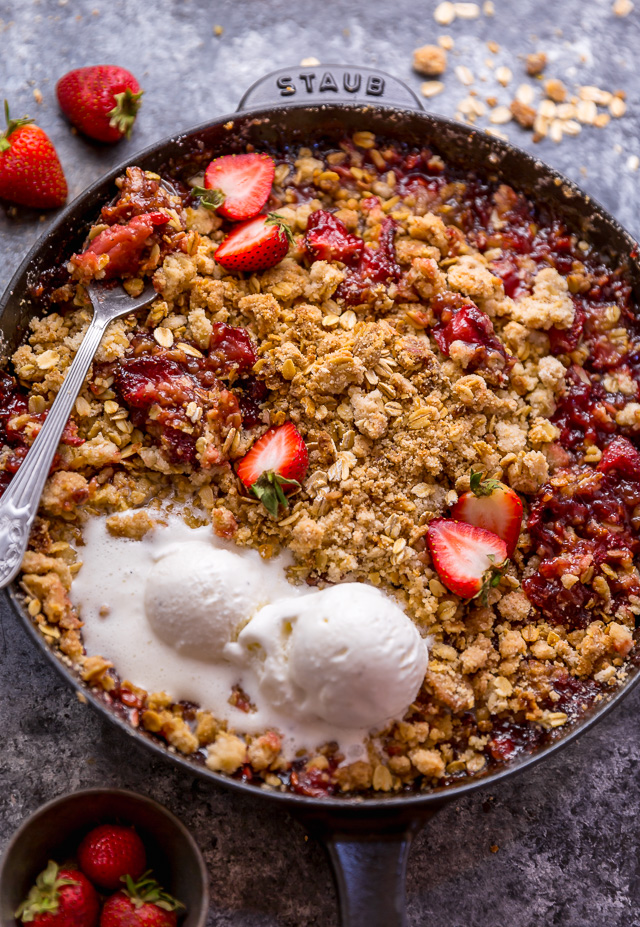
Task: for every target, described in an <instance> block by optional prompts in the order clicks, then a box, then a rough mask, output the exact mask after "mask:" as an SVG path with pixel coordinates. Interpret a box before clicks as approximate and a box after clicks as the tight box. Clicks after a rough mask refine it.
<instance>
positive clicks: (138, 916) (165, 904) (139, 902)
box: [100, 872, 184, 927]
mask: <svg viewBox="0 0 640 927" xmlns="http://www.w3.org/2000/svg"><path fill="white" fill-rule="evenodd" d="M183 907H184V905H183V904H181V903H180V902H179V901H176V899H175V898H172V897H171V895H169V894H167V892H165V891H164V889H163V888H161V886H160V885H159V884H158V883H157V882H156V880H155V879H153V878H151V875H150V873H149V872H146V873H145V874H144V876H143V877H142V878H141V879H140V880H139V881H138V882H134V881H133V879H132V878H130V877H129V876H127V879H126V888H123V889H122V891H120V892H116V894H115V895H112V896H111V898H107V900H106V901H105V903H104V906H103V908H102V914H101V915H100V927H176V924H177V922H178V915H177V913H176V912H177V910H178V909H179V908H183Z"/></svg>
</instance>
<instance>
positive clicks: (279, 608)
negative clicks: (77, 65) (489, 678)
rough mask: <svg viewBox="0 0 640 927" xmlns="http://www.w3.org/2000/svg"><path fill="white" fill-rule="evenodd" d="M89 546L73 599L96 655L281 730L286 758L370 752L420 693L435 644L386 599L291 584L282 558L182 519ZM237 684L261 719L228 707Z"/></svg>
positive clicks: (243, 724)
mask: <svg viewBox="0 0 640 927" xmlns="http://www.w3.org/2000/svg"><path fill="white" fill-rule="evenodd" d="M83 537H84V542H85V543H84V546H83V547H81V548H79V551H78V553H79V555H80V557H81V559H82V562H83V566H82V568H81V569H80V571H79V573H78V574H77V576H76V578H75V580H74V582H73V585H72V589H71V598H72V601H73V603H74V605H76V606H77V607H78V609H79V611H80V616H81V618H82V620H83V622H84V628H83V637H84V643H85V647H86V651H87V653H88V654H99V655H101V656H103V657H105V658H107V659H109V660H111V661H112V662H113V664H114V666H115V668H116V670H117V672H118V674H119V675H120V677H121V678H122V679H126V680H128V681H130V682H132V683H134V684H135V685H137V686H141V687H142V688H144V689H146V690H147V691H149V692H158V691H164V692H166V693H168V694H169V695H170V696H171V697H172V698H173V699H174V700H176V701H180V700H186V701H190V702H195V703H196V704H198V705H200V706H202V707H203V708H206V709H208V710H209V711H211V712H212V713H213V714H214V715H215V716H216V717H217V718H219V719H225V720H227V722H228V724H229V727H230V728H231V729H234V730H236V731H238V732H241V733H262V732H264V731H265V730H270V729H271V730H277V731H278V732H279V733H280V734H281V735H282V737H283V749H284V752H285V755H287V756H288V757H292V756H293V755H294V754H295V753H296V752H297V751H298V750H302V749H303V750H313V749H314V748H318V747H320V746H321V745H323V744H324V743H326V742H328V741H338V743H339V745H340V748H341V749H342V751H343V753H345V756H346V757H347V759H349V760H353V759H355V758H357V757H358V756H361V755H363V749H364V748H363V744H364V740H365V738H366V737H367V735H368V734H369V733H370V732H371V731H372V729H374V728H377V727H381V726H383V725H384V724H385V723H386V722H388V721H390V720H392V719H394V718H400V717H402V715H403V714H404V713H405V711H406V709H407V708H408V707H409V705H410V704H411V702H412V701H413V700H414V698H415V696H416V695H417V693H418V691H419V689H420V685H421V683H422V680H423V678H424V673H425V670H426V664H427V646H426V642H425V641H424V640H423V639H422V638H421V637H420V635H419V633H418V631H417V629H416V627H415V625H414V624H413V623H412V622H411V620H410V619H409V618H408V617H407V616H406V615H405V614H404V612H403V611H402V609H400V608H399V606H398V605H397V604H396V603H395V602H394V601H393V599H391V598H390V597H389V596H386V595H385V594H384V593H382V592H381V591H380V590H378V589H375V588H373V587H371V586H366V585H363V584H360V583H343V584H341V585H339V586H335V587H331V588H329V589H325V590H315V589H311V588H310V587H308V586H302V587H298V586H292V585H291V584H290V583H289V582H288V580H287V578H286V574H285V569H286V567H287V565H288V564H289V563H290V561H289V560H288V559H287V557H286V556H280V557H276V558H273V559H272V560H269V561H265V560H263V559H262V558H261V557H260V555H259V554H258V552H257V551H254V550H251V549H248V548H241V547H237V546H236V545H234V544H233V543H231V542H225V541H223V540H220V539H219V538H217V537H216V536H215V535H214V534H213V531H212V529H211V527H210V526H206V527H202V528H195V529H194V528H189V527H187V526H186V525H185V524H184V522H183V521H182V520H181V519H180V518H178V517H176V516H171V517H170V518H169V520H168V525H167V526H166V527H161V526H158V527H157V528H156V530H155V531H154V532H153V533H152V534H150V535H147V537H145V538H144V539H143V540H141V541H138V540H130V539H128V538H123V537H114V536H112V535H111V534H110V533H109V532H108V530H107V528H106V519H105V518H93V519H91V520H90V521H89V522H88V523H87V525H86V526H85V529H84V534H83ZM237 685H239V686H241V687H242V689H243V691H244V692H245V693H246V694H247V695H248V696H249V698H250V699H251V701H252V703H253V704H254V705H255V706H256V710H255V711H250V712H244V711H241V710H239V709H238V708H236V707H235V706H233V705H231V704H230V703H229V697H230V694H231V690H232V688H233V687H234V686H237Z"/></svg>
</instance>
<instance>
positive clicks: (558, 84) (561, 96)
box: [544, 78, 567, 103]
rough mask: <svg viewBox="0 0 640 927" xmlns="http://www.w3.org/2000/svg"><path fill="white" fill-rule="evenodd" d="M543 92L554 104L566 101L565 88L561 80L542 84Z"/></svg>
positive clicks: (552, 80)
mask: <svg viewBox="0 0 640 927" xmlns="http://www.w3.org/2000/svg"><path fill="white" fill-rule="evenodd" d="M544 92H545V93H546V95H547V96H548V97H549V99H550V100H553V101H554V102H555V103H564V101H565V100H566V99H567V88H566V87H565V85H564V84H563V83H562V81H561V80H557V79H556V78H552V79H551V80H547V81H545V82H544Z"/></svg>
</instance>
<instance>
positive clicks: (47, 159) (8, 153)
mask: <svg viewBox="0 0 640 927" xmlns="http://www.w3.org/2000/svg"><path fill="white" fill-rule="evenodd" d="M4 114H5V117H6V120H7V128H6V129H5V130H4V132H3V133H2V134H0V197H3V198H4V199H7V200H11V201H12V202H13V203H20V204H21V205H22V206H32V207H33V208H34V209H55V208H56V207H57V206H62V204H63V203H64V202H65V200H66V198H67V181H66V180H65V176H64V171H63V170H62V165H61V164H60V160H59V158H58V154H57V152H56V150H55V148H54V147H53V145H52V144H51V142H50V140H49V136H48V135H47V133H46V132H44V131H43V130H42V129H40V128H38V126H34V125H33V124H32V123H33V120H32V119H29V117H28V116H24V117H23V118H22V119H11V117H10V115H9V104H8V103H7V101H6V100H5V101H4Z"/></svg>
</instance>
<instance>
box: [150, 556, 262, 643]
mask: <svg viewBox="0 0 640 927" xmlns="http://www.w3.org/2000/svg"><path fill="white" fill-rule="evenodd" d="M249 566H250V565H249V564H248V563H247V561H246V559H244V558H243V557H241V556H239V555H238V554H235V553H233V552H232V551H230V550H221V549H219V548H216V547H214V546H213V545H211V544H208V543H207V542H206V541H196V542H192V543H190V544H184V545H180V546H177V547H174V548H170V549H169V550H167V551H166V552H162V553H161V554H160V555H159V556H158V558H157V560H156V562H155V564H154V565H153V567H152V568H151V571H150V573H149V576H148V579H147V583H146V588H145V593H144V609H145V614H146V617H147V621H148V622H149V624H150V625H151V627H152V629H153V631H154V632H155V633H156V634H157V635H158V637H159V638H161V639H162V640H163V641H164V642H165V643H167V644H170V645H171V646H172V647H173V648H174V649H175V650H176V651H178V653H182V654H185V655H186V656H190V657H196V658H197V659H200V660H219V659H221V657H222V651H223V648H224V646H225V644H227V643H228V642H229V641H231V640H232V639H233V638H234V637H235V636H236V634H237V632H238V630H239V628H240V626H241V625H242V624H244V623H245V622H246V621H247V620H248V619H249V618H250V617H251V615H252V614H253V613H254V612H255V611H256V609H257V608H259V607H260V605H263V604H264V602H266V601H268V598H267V596H266V595H265V590H264V583H262V582H261V575H260V572H259V571H257V570H251V569H250V568H249Z"/></svg>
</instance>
